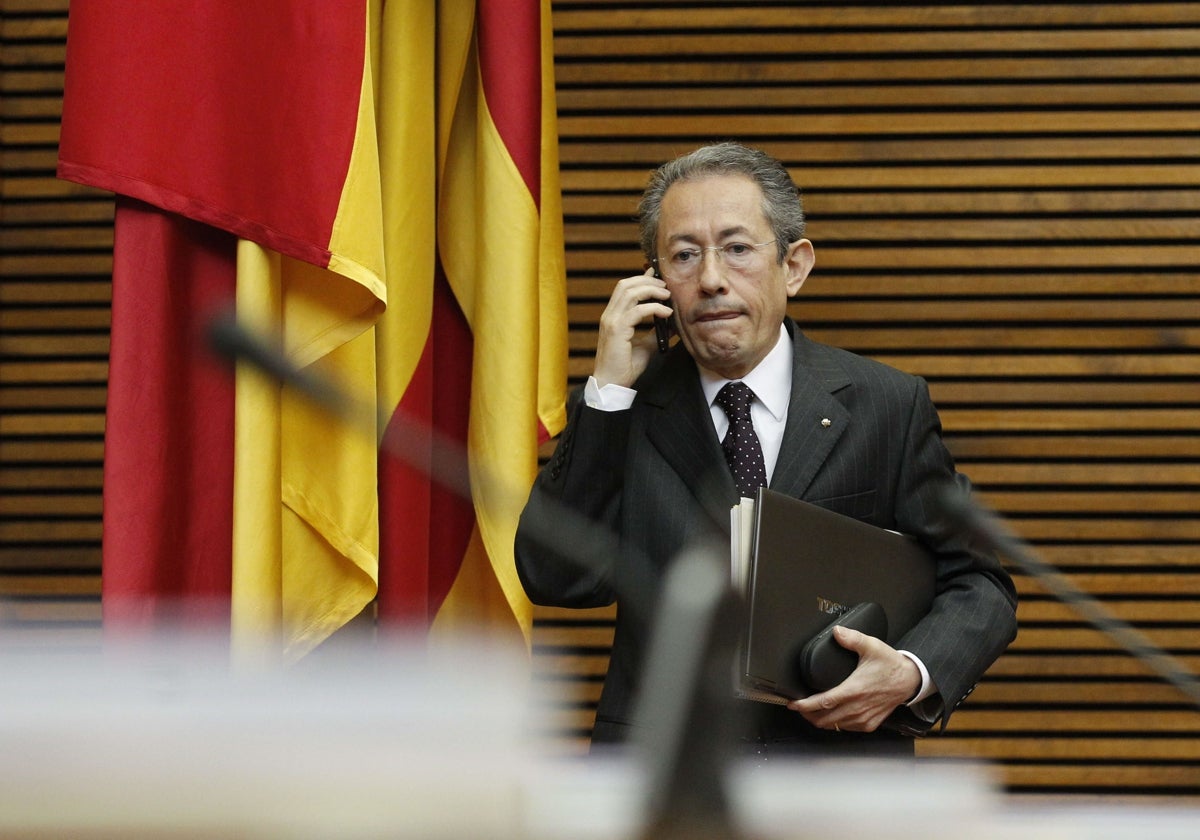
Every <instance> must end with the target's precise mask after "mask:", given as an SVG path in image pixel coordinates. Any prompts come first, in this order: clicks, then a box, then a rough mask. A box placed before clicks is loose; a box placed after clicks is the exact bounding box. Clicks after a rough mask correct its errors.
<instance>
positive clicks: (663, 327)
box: [654, 318, 671, 353]
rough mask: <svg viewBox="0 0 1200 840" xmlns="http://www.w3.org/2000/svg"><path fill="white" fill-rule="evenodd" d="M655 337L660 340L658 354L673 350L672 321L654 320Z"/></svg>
mask: <svg viewBox="0 0 1200 840" xmlns="http://www.w3.org/2000/svg"><path fill="white" fill-rule="evenodd" d="M654 337H655V338H656V339H657V340H658V352H659V353H666V352H667V351H668V350H670V349H671V319H670V318H655V319H654Z"/></svg>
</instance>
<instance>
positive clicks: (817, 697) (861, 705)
mask: <svg viewBox="0 0 1200 840" xmlns="http://www.w3.org/2000/svg"><path fill="white" fill-rule="evenodd" d="M834 638H835V639H836V640H837V642H838V644H840V645H841V646H842V647H844V648H846V649H847V650H852V651H854V652H856V653H857V654H858V655H859V664H858V667H857V668H855V670H854V672H853V673H852V674H851V675H850V676H849V677H847V678H846V680H845V681H844V682H843V683H842V684H841V685H837V686H834V687H833V688H831V689H829V690H828V691H824V692H821V693H819V694H813V695H811V696H809V697H804V698H801V699H799V700H795V701H793V702H791V703H789V704H788V708H789V709H791V710H792V711H795V712H799V713H800V714H801V715H803V716H804V719H805V720H807V721H808V722H809V723H811V724H812V725H813V726H816V727H818V728H819V729H829V730H832V731H844V732H873V731H875V730H876V729H877V728H879V726H880V724H882V723H883V721H884V720H885V719H886V718H887V716H888V715H890V714H891V713H892V712H893V711H894V710H895V709H896V708H897V707H898V706H900V705H902V704H903V702H904V701H905V699H906V698H907V697H908V696H911V693H909V694H905V693H904V692H905V691H906V689H905V688H903V687H902V684H901V675H900V674H899V673H898V672H897V670H896V669H897V668H898V667H900V668H902V667H904V665H903V664H901V663H907V664H909V665H911V663H910V662H909V660H907V659H906V658H905V657H902V656H900V654H898V653H896V651H895V649H894V648H892V647H891V646H890V645H888V644H887V643H886V642H884V641H881V640H879V639H876V638H874V637H873V636H867V635H865V634H863V633H860V632H858V631H857V630H851V629H850V628H847V627H838V628H835V630H834ZM912 667H914V668H915V667H916V666H912Z"/></svg>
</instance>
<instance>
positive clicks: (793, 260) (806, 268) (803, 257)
mask: <svg viewBox="0 0 1200 840" xmlns="http://www.w3.org/2000/svg"><path fill="white" fill-rule="evenodd" d="M816 262H817V255H816V254H815V253H814V252H813V244H812V243H811V242H809V241H808V240H807V239H797V240H796V241H795V242H793V243H792V244H791V245H789V246H788V250H787V257H786V258H785V260H784V267H785V268H786V269H787V293H788V297H792V296H793V295H795V294H796V293H797V292H799V291H800V287H801V286H803V285H804V281H805V280H807V279H808V275H809V272H811V271H812V270H813V266H814V265H816Z"/></svg>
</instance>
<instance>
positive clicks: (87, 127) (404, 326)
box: [59, 0, 565, 658]
mask: <svg viewBox="0 0 1200 840" xmlns="http://www.w3.org/2000/svg"><path fill="white" fill-rule="evenodd" d="M550 43H551V41H550V28H549V4H548V2H539V1H538V0H478V2H476V1H475V0H458V2H453V1H452V0H446V2H441V3H435V2H423V3H416V2H404V3H396V2H392V3H384V4H379V3H376V2H370V3H368V2H362V0H360V1H359V2H347V3H339V4H333V5H330V4H326V3H322V2H318V0H287V1H286V2H285V0H263V2H256V3H248V4H229V5H217V6H212V7H208V6H206V7H204V8H200V7H195V6H184V7H181V6H179V5H178V4H164V3H156V2H119V1H118V0H76V2H75V3H73V4H72V9H71V20H70V29H69V32H68V57H67V82H66V95H65V100H64V121H63V134H62V142H61V147H60V158H59V172H60V175H61V176H62V177H64V178H68V179H71V180H75V181H79V182H81V183H85V184H89V185H92V186H97V187H101V188H105V189H109V190H112V191H114V192H116V193H117V194H118V196H119V199H118V211H117V222H116V225H117V229H116V246H115V249H114V276H113V329H112V341H113V345H112V346H113V352H112V357H111V362H110V364H111V371H110V399H109V410H108V429H107V439H106V463H105V490H104V492H105V544H104V584H103V585H104V598H105V612H106V619H107V618H108V617H109V616H110V615H113V616H115V615H117V614H118V613H120V612H127V611H126V610H125V609H124V607H126V606H127V605H132V610H133V611H134V612H136V613H138V614H141V615H142V616H143V617H145V616H147V615H149V614H152V613H153V612H154V611H155V609H156V607H157V606H158V605H161V604H163V603H164V602H165V601H167V599H170V602H171V605H172V606H173V605H174V600H175V599H176V598H177V597H188V596H194V595H204V596H216V597H217V598H218V599H220V598H225V597H227V598H228V604H229V609H230V611H231V626H232V628H233V637H234V642H235V650H236V651H243V652H249V653H251V654H252V655H254V656H259V655H262V654H264V653H265V655H267V656H273V655H275V653H276V652H278V653H280V654H282V655H283V656H284V657H286V658H295V657H297V656H301V655H303V654H304V653H305V652H307V651H308V650H310V649H311V648H312V647H313V646H315V645H317V644H319V643H320V642H321V641H322V640H323V639H325V638H326V637H328V636H329V635H330V634H331V633H333V632H335V631H336V630H337V629H338V628H339V627H341V626H342V625H344V624H345V623H346V622H347V621H349V620H350V619H351V618H353V617H354V616H355V615H356V614H358V613H359V612H360V611H362V609H363V608H364V607H365V606H366V605H367V604H369V603H370V602H371V600H372V599H373V598H375V597H376V595H378V597H379V599H380V607H381V614H382V615H384V616H385V617H389V618H395V619H397V620H405V621H409V622H411V621H413V620H416V621H421V622H428V621H430V620H432V619H433V618H434V617H435V616H437V615H438V614H444V615H443V617H441V618H439V621H438V624H439V625H441V624H443V623H447V624H449V623H453V621H452V620H451V617H452V616H453V617H461V616H464V615H469V616H471V617H472V619H473V620H474V619H476V618H479V617H482V616H485V615H491V616H493V617H499V619H500V620H501V621H502V622H503V623H505V624H508V625H510V626H515V627H523V628H525V629H527V627H528V622H527V616H528V605H527V604H526V603H524V599H523V597H522V596H521V595H520V592H519V588H514V582H515V579H514V577H513V573H512V558H511V532H512V530H513V528H514V527H515V521H516V512H517V511H519V509H520V504H521V501H522V500H523V490H524V488H526V487H527V486H528V482H529V481H530V480H531V479H532V475H533V471H534V469H535V468H536V447H537V442H538V439H539V438H538V436H539V433H540V434H542V435H545V434H552V433H554V432H556V431H557V430H558V429H559V428H561V424H562V421H563V417H562V407H561V406H562V397H563V387H564V385H565V367H564V366H565V299H564V279H563V265H562V239H561V214H560V208H559V197H558V188H557V159H556V137H555V130H554V106H553V103H554V97H553V77H552V74H551V72H550V69H551V67H552V64H551V57H552V56H551V50H550ZM227 296H234V297H236V306H237V312H238V316H239V318H240V319H241V320H243V321H244V322H246V323H248V324H250V325H252V326H255V327H256V328H259V329H261V330H262V331H264V333H266V332H269V333H271V334H278V335H279V336H280V340H281V341H282V345H283V349H284V351H285V352H286V353H287V355H288V356H289V358H290V359H291V360H292V361H293V362H295V363H296V364H298V365H301V366H312V367H314V368H315V369H317V370H319V371H321V372H325V373H329V374H332V375H334V376H336V377H337V379H338V380H339V381H341V382H342V383H343V384H344V385H345V386H346V387H347V388H348V389H349V390H350V391H351V392H352V393H353V394H354V395H355V396H356V397H358V398H360V399H362V398H367V399H373V400H375V401H376V404H377V405H379V407H380V408H382V409H383V410H384V412H385V413H389V414H390V413H391V412H392V411H393V410H395V409H397V408H400V409H402V410H404V411H406V412H408V413H409V414H410V415H411V416H414V417H417V418H419V419H421V420H422V421H429V422H431V423H433V424H435V426H436V427H437V428H440V429H442V430H447V431H449V430H455V429H457V433H458V434H459V436H460V437H461V439H462V440H463V441H464V443H465V445H466V446H467V449H468V453H469V457H470V461H471V464H472V474H473V477H474V478H478V477H479V476H482V475H503V476H505V481H504V482H503V484H504V486H505V488H506V491H505V492H501V493H498V494H497V493H495V492H493V491H491V490H489V487H490V485H487V484H486V483H485V482H482V481H475V482H474V484H473V487H472V494H473V499H472V500H471V503H470V504H468V505H467V506H466V507H462V506H458V505H456V504H455V503H454V502H455V500H454V499H450V498H446V495H445V493H442V492H439V491H437V490H436V488H432V487H431V486H430V484H429V482H427V481H421V480H420V479H419V477H417V476H414V475H413V474H412V472H411V469H409V468H406V467H400V468H398V467H396V465H394V464H390V463H388V462H387V460H386V458H385V460H384V462H383V463H382V464H381V465H380V466H379V468H378V471H379V477H378V483H377V461H376V458H377V452H376V447H375V440H374V439H372V436H371V435H370V434H369V433H368V434H364V433H363V431H362V430H361V429H354V428H349V427H346V426H344V425H343V424H342V423H341V422H340V421H338V420H336V419H334V418H331V417H329V416H327V415H324V414H322V413H320V412H318V411H316V410H315V409H314V408H312V407H310V406H308V405H306V404H305V403H304V402H303V401H301V400H299V399H297V398H295V397H294V396H292V395H291V394H289V393H287V392H286V391H281V390H280V389H279V387H278V385H277V383H274V382H271V381H269V380H267V379H265V378H264V377H263V376H262V375H260V374H258V373H256V372H254V371H248V370H239V372H238V375H237V378H236V386H234V387H230V386H229V385H227V384H225V383H224V382H223V381H222V380H221V379H220V378H219V377H217V376H216V375H215V374H214V373H213V372H212V371H211V370H210V369H209V364H208V362H207V361H205V359H204V357H203V354H202V353H201V352H200V350H201V349H202V348H201V347H200V343H199V340H198V339H197V337H196V336H197V329H198V327H199V326H202V323H203V320H204V319H205V318H206V317H207V316H208V314H209V312H210V311H211V310H212V309H213V308H215V307H216V306H217V305H218V304H219V303H220V301H221V300H222V299H224V298H225V297H227ZM455 330H457V331H458V332H457V333H455V332H454V331H455ZM518 337H519V338H518ZM447 342H448V344H447ZM433 385H436V386H437V387H436V390H435V389H434V388H433V387H432V386H433ZM382 431H383V430H376V432H377V434H382ZM513 490H515V491H516V492H512V491H513ZM147 514H150V515H147ZM381 523H382V524H381ZM393 527H395V528H398V529H400V530H398V531H393V530H392V529H393ZM381 540H382V544H383V550H382V551H381V550H380V547H379V546H380V541H381ZM453 546H462V550H461V551H458V552H457V558H455V551H453V550H448V549H451V548H452V547H453ZM418 605H423V606H422V607H418ZM497 607H500V609H497Z"/></svg>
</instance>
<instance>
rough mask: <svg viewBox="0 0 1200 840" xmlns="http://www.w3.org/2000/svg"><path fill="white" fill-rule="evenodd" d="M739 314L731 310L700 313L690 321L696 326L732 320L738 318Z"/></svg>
mask: <svg viewBox="0 0 1200 840" xmlns="http://www.w3.org/2000/svg"><path fill="white" fill-rule="evenodd" d="M741 314H742V313H741V312H736V311H734V310H731V309H722V310H718V311H714V312H701V313H700V314H698V315H697V316H696V317H695V318H693V319H692V320H693V321H694V322H695V323H698V324H703V323H711V322H715V321H729V320H732V319H733V318H737V317H739V316H740V315H741Z"/></svg>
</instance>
